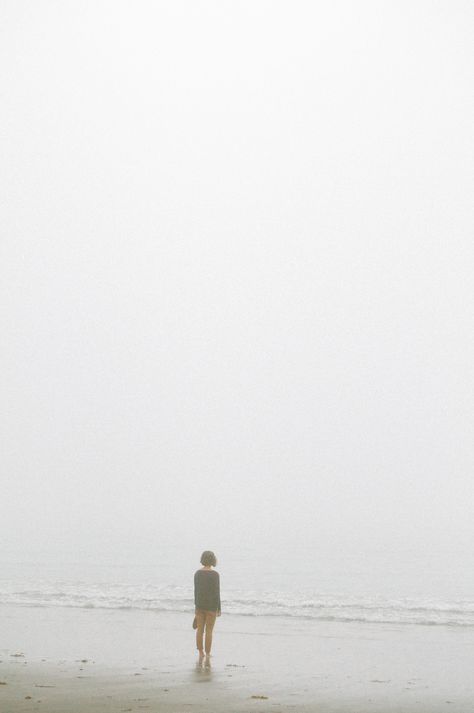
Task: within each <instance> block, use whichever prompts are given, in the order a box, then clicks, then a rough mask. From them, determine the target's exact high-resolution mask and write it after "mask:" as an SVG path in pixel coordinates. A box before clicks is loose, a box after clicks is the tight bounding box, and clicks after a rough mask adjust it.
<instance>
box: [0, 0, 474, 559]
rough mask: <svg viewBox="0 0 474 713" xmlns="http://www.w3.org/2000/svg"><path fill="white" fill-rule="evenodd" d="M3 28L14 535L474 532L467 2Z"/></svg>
mask: <svg viewBox="0 0 474 713" xmlns="http://www.w3.org/2000/svg"><path fill="white" fill-rule="evenodd" d="M0 11H1V22H0V26H1V38H0V51H1V58H0V61H1V66H2V72H1V79H0V82H1V84H0V88H1V93H2V100H1V107H2V108H1V119H2V122H1V123H2V131H1V141H2V159H1V162H0V171H1V178H0V191H1V200H2V208H1V218H0V220H1V224H0V229H1V235H2V237H1V256H0V259H1V266H0V270H1V283H2V286H1V301H2V307H1V309H2V326H1V335H2V349H1V369H0V380H1V390H2V391H1V404H2V424H1V426H2V455H1V470H2V475H1V499H0V522H1V529H2V531H3V534H2V540H3V542H4V543H6V544H7V545H8V544H11V545H15V546H20V547H21V548H23V549H24V550H25V551H27V550H28V548H29V547H30V546H31V545H32V543H34V544H35V545H38V544H39V545H40V546H43V545H44V546H49V545H50V544H51V543H56V544H57V543H58V542H64V543H67V544H68V545H71V546H73V547H74V546H75V545H76V544H78V543H84V542H85V543H89V546H91V547H95V546H97V547H102V546H103V545H104V543H107V542H108V543H112V545H113V546H114V547H115V546H117V547H120V546H122V545H123V544H124V543H125V542H127V543H129V544H130V543H132V545H133V543H135V542H136V543H137V545H138V544H139V543H142V542H143V541H158V542H164V541H166V540H169V539H172V540H174V541H175V542H182V543H183V545H184V544H186V543H189V542H193V541H197V542H205V543H206V544H207V543H213V544H214V545H215V547H216V549H218V547H219V543H222V542H224V541H226V542H229V543H231V544H232V543H237V542H239V541H240V539H241V538H243V539H244V540H246V541H248V542H250V543H254V544H258V543H259V542H260V541H262V542H263V541H266V540H268V539H271V540H274V541H280V540H281V539H282V538H288V539H289V540H290V541H291V542H295V543H298V542H300V543H301V542H304V543H308V542H318V541H319V542H320V541H322V540H324V541H326V542H327V541H330V540H338V539H340V540H341V541H343V540H347V541H349V540H350V541H353V542H354V541H355V542H360V543H364V542H367V541H370V539H372V538H374V539H375V540H377V541H383V540H387V541H396V540H397V538H399V539H400V538H401V539H403V540H405V541H407V542H414V543H417V542H422V541H428V542H429V541H434V540H437V541H442V540H443V539H445V538H447V540H448V541H454V540H457V539H458V538H462V539H463V540H468V539H469V538H470V537H472V536H473V535H474V526H473V524H472V521H473V518H472V507H473V485H472V482H473V480H472V479H473V465H474V445H473V444H474V439H473V437H472V436H473V423H474V419H473V415H474V414H473V411H474V408H473V381H474V379H473V364H474V342H473V333H474V332H473V326H474V325H473V311H472V305H473V297H474V295H473V289H472V281H473V257H474V251H473V243H472V240H473V237H472V236H473V231H472V226H473V221H472V217H473V216H472V209H471V206H470V202H471V199H472V194H473V182H472V166H473V163H472V160H473V151H472V149H473V141H472V118H473V117H472V112H471V114H470V112H469V101H468V100H469V94H470V91H471V89H472V80H473V73H472V69H473V56H472V53H471V51H470V47H469V42H468V27H469V20H470V19H472V16H471V17H470V14H471V11H472V6H471V3H469V2H467V1H466V2H464V1H462V0H454V1H453V0H449V1H448V0H445V1H444V2H443V1H439V2H436V1H434V0H433V1H428V0H426V1H425V0H414V1H413V0H411V1H410V2H403V1H402V2H400V1H399V0H397V1H396V2H395V1H393V2H384V1H382V2H380V1H379V0H374V1H373V2H370V1H367V0H365V1H364V0H361V2H343V1H341V2H338V1H336V2H307V3H306V2H274V1H269V2H262V1H258V0H257V1H255V0H253V1H252V2H238V1H234V2H226V1H223V0H218V1H216V2H199V1H195V0H193V1H190V2H176V1H174V0H173V2H171V1H170V2H158V1H157V2H145V1H142V2H132V0H130V1H129V2H124V1H123V0H118V1H117V0H110V2H104V1H103V0H94V2H80V1H76V2H69V1H64V0H61V1H59V0H58V1H57V2H53V1H50V2H48V1H46V0H39V1H37V2H33V1H32V0H31V1H29V2H25V1H21V0H20V1H19V0H14V1H13V0H10V1H9V0H2V1H1V4H0ZM48 543H49V544H48ZM200 547H201V545H200V544H199V545H198V549H199V548H200Z"/></svg>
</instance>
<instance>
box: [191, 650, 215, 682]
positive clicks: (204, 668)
mask: <svg viewBox="0 0 474 713" xmlns="http://www.w3.org/2000/svg"><path fill="white" fill-rule="evenodd" d="M195 673H196V675H197V676H199V680H200V681H202V680H209V679H210V677H211V673H212V665H211V657H210V656H204V655H203V654H199V658H198V660H197V661H196V668H195Z"/></svg>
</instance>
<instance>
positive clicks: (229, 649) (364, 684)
mask: <svg viewBox="0 0 474 713" xmlns="http://www.w3.org/2000/svg"><path fill="white" fill-rule="evenodd" d="M1 611H2V643H1V644H0V646H1V648H0V660H1V663H0V682H1V685H0V710H1V711H2V713H17V712H18V713H20V712H22V711H25V712H31V711H42V712H43V713H86V711H87V713H99V712H102V711H103V712H104V713H105V712H106V711H130V712H132V711H141V710H143V711H145V710H148V711H159V712H160V713H161V712H163V713H167V712H169V713H172V712H173V713H181V712H183V711H191V712H194V713H201V712H202V713H203V712H204V711H209V712H211V713H212V711H216V712H217V711H219V712H221V711H222V712H223V711H226V712H227V711H236V712H238V711H259V712H260V713H268V712H269V711H278V710H280V711H287V710H297V711H308V712H309V711H314V712H316V711H321V712H323V711H328V712H329V713H336V712H337V711H340V712H341V713H346V712H349V711H351V712H353V713H363V712H364V711H372V712H376V713H377V712H380V713H382V712H384V713H385V712H386V711H397V712H399V713H402V712H405V711H406V712H407V713H409V712H411V711H413V712H415V711H426V713H428V712H429V713H437V712H438V711H451V712H452V713H468V712H469V713H472V711H473V710H474V684H473V682H472V675H471V674H472V670H471V668H472V667H471V664H472V661H473V660H474V631H473V630H471V629H459V628H454V627H453V628H450V627H444V626H432V627H423V626H407V625H404V626H388V625H383V624H354V623H338V622H316V621H304V620H291V619H283V618H277V617H266V618H265V617H262V618H257V617H242V616H239V617H236V616H225V615H223V616H222V617H221V619H219V620H218V623H217V625H216V631H215V644H214V646H215V648H214V652H213V653H214V656H213V657H212V660H211V665H210V666H209V667H207V666H206V665H203V666H199V665H198V664H197V655H196V653H195V651H194V638H193V631H192V629H191V621H192V616H191V615H190V614H181V613H175V612H169V613H167V612H156V611H131V610H108V609H102V610H100V609H74V608H33V607H13V606H12V607H10V606H4V607H2V609H1Z"/></svg>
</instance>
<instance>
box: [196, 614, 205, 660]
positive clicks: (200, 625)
mask: <svg viewBox="0 0 474 713" xmlns="http://www.w3.org/2000/svg"><path fill="white" fill-rule="evenodd" d="M196 620H197V629H196V648H197V650H198V651H199V656H200V657H201V656H204V650H203V649H204V647H203V638H204V624H205V621H206V615H205V614H204V612H201V611H196Z"/></svg>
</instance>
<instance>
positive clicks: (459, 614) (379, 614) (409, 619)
mask: <svg viewBox="0 0 474 713" xmlns="http://www.w3.org/2000/svg"><path fill="white" fill-rule="evenodd" d="M222 603H223V611H224V612H225V613H229V614H234V615H241V616H255V617H259V616H276V617H278V616H282V617H294V618H297V619H314V620H321V621H341V622H370V623H390V624H417V625H444V626H460V627H466V626H468V627H470V626H474V600H465V599H458V600H450V601H441V600H437V599H426V598H425V599H421V598H419V599H416V598H397V599H388V598H384V597H381V596H377V597H375V596H374V597H361V596H358V597H349V596H347V594H341V595H338V594H331V595H328V594H321V593H318V592H315V591H313V592H308V591H306V592H304V594H301V593H297V592H288V591H287V592H276V591H246V590H228V591H223V592H222ZM0 604H15V605H21V606H38V607H82V608H105V609H140V610H151V611H154V610H156V611H173V612H191V611H192V609H193V606H194V604H193V592H192V589H191V588H190V587H182V586H172V585H167V586H156V585H151V584H149V585H137V584H110V583H107V584H104V583H98V584H90V583H81V582H78V581H74V582H56V583H51V582H47V581H42V582H36V583H35V586H34V587H31V588H28V587H19V586H18V584H15V583H14V582H10V583H9V582H6V581H3V582H2V583H1V585H0Z"/></svg>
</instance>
